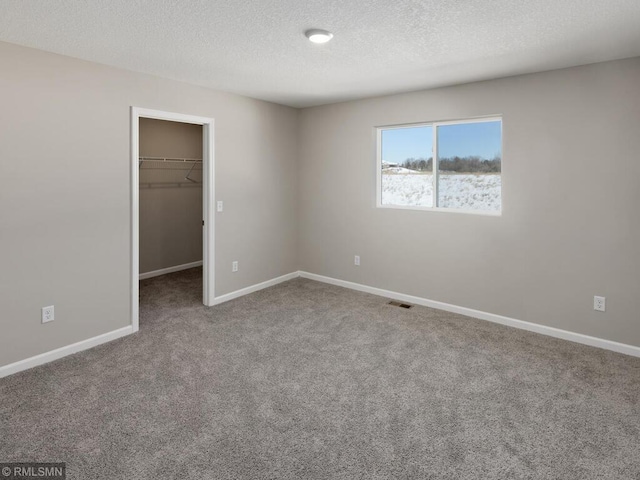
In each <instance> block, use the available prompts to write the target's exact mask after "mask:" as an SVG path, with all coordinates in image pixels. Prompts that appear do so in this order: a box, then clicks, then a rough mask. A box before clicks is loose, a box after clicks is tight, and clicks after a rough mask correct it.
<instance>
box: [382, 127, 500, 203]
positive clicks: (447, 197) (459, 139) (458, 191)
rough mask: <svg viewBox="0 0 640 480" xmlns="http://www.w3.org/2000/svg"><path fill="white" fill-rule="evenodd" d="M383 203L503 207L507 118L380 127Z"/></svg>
mask: <svg viewBox="0 0 640 480" xmlns="http://www.w3.org/2000/svg"><path fill="white" fill-rule="evenodd" d="M378 158H379V161H380V182H379V191H378V199H379V206H383V207H397V208H403V207H404V208H424V209H447V210H451V209H455V210H459V211H469V212H474V211H475V212H488V213H500V211H501V210H502V120H501V119H500V118H486V119H479V120H465V121H456V122H434V123H424V124H413V125H402V126H390V127H381V128H379V129H378Z"/></svg>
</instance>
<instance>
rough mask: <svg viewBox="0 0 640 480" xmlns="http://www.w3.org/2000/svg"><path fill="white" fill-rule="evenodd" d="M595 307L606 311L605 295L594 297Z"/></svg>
mask: <svg viewBox="0 0 640 480" xmlns="http://www.w3.org/2000/svg"><path fill="white" fill-rule="evenodd" d="M593 309H594V310H597V311H599V312H604V309H605V298H604V297H597V296H596V297H593Z"/></svg>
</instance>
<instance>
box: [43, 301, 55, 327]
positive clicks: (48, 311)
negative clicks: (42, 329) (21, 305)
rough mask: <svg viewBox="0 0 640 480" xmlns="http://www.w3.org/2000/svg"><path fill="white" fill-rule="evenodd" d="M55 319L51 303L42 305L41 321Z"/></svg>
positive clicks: (45, 321)
mask: <svg viewBox="0 0 640 480" xmlns="http://www.w3.org/2000/svg"><path fill="white" fill-rule="evenodd" d="M54 320H55V315H54V310H53V305H49V306H48V307H42V323H47V322H53V321H54Z"/></svg>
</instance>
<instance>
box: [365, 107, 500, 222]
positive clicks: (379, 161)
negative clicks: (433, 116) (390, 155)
mask: <svg viewBox="0 0 640 480" xmlns="http://www.w3.org/2000/svg"><path fill="white" fill-rule="evenodd" d="M488 122H500V156H501V168H500V210H470V209H462V208H448V207H437V206H434V207H425V206H419V205H385V204H383V203H382V132H383V130H395V129H400V128H412V127H432V129H433V152H432V153H431V155H432V158H433V163H432V165H433V166H432V170H433V199H434V203H436V204H437V202H438V177H439V175H440V173H439V159H438V154H437V152H438V127H439V126H443V125H462V124H467V123H488ZM375 134H376V208H391V209H399V210H422V211H427V212H445V213H464V214H471V215H489V216H492V217H499V216H501V215H502V210H503V205H502V191H503V187H504V177H503V176H502V173H503V172H502V166H503V165H504V128H503V123H502V115H490V116H483V117H475V118H464V119H460V120H440V121H431V122H415V123H403V124H394V125H379V126H376V127H375Z"/></svg>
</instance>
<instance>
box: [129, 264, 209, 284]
mask: <svg viewBox="0 0 640 480" xmlns="http://www.w3.org/2000/svg"><path fill="white" fill-rule="evenodd" d="M201 266H202V260H200V261H198V262H191V263H185V264H182V265H176V266H175V267H167V268H161V269H160V270H153V271H152V272H146V273H141V274H140V276H139V279H140V280H145V279H147V278H153V277H159V276H160V275H166V274H167V273H174V272H179V271H181V270H189V269H190V268H195V267H201Z"/></svg>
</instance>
